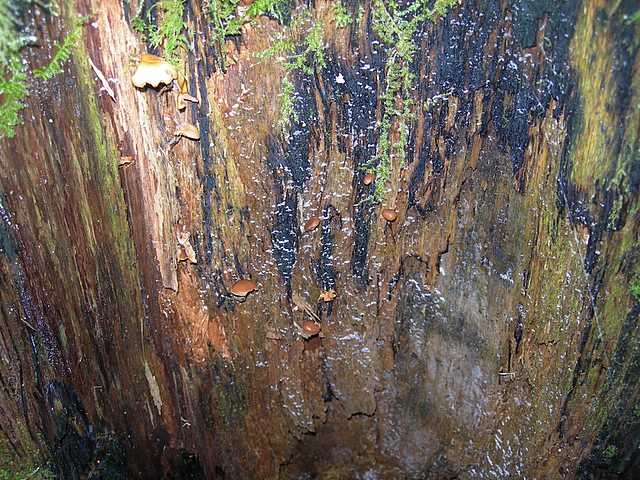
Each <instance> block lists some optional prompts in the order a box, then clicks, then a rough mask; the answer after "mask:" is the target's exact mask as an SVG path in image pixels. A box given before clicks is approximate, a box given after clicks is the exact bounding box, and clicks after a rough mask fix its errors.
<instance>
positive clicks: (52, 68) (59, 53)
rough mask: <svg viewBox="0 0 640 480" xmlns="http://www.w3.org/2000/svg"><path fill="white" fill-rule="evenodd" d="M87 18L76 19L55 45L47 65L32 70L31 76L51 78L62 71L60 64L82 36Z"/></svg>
mask: <svg viewBox="0 0 640 480" xmlns="http://www.w3.org/2000/svg"><path fill="white" fill-rule="evenodd" d="M86 20H87V19H84V18H83V19H78V20H77V21H76V22H75V25H74V26H73V28H72V29H71V31H70V32H69V33H68V34H67V35H66V36H65V37H64V39H63V40H62V42H60V44H59V45H58V46H57V47H56V53H55V54H54V55H53V58H52V59H51V61H50V62H49V64H48V65H46V66H45V67H42V68H36V69H34V70H33V76H34V77H36V78H38V79H40V80H51V79H52V78H53V77H55V76H56V75H59V74H61V73H62V72H63V70H62V65H63V64H64V63H65V62H66V61H67V60H69V59H70V58H71V54H72V53H73V50H74V49H75V48H76V47H77V45H78V42H79V41H80V39H81V38H82V27H83V25H84V23H85V22H86Z"/></svg>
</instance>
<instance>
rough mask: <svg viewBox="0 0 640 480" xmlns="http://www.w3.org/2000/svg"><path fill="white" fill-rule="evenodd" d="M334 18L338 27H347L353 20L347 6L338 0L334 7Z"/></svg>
mask: <svg viewBox="0 0 640 480" xmlns="http://www.w3.org/2000/svg"><path fill="white" fill-rule="evenodd" d="M332 13H333V20H334V21H335V22H336V26H337V27H338V28H346V27H348V26H349V25H351V23H352V22H353V19H352V18H351V15H349V12H348V11H347V9H346V7H345V6H344V5H342V3H340V2H338V3H336V4H335V5H334V6H333V9H332Z"/></svg>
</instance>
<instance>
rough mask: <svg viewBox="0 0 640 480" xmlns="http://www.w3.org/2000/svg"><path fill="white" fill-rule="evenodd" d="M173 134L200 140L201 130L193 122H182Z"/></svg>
mask: <svg viewBox="0 0 640 480" xmlns="http://www.w3.org/2000/svg"><path fill="white" fill-rule="evenodd" d="M173 134H174V135H175V136H176V137H187V138H190V139H191V140H200V130H199V129H198V127H196V126H195V125H193V124H192V123H182V124H180V125H178V127H177V128H176V131H175V132H174V133H173Z"/></svg>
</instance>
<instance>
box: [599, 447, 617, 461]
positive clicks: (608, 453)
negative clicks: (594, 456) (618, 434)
mask: <svg viewBox="0 0 640 480" xmlns="http://www.w3.org/2000/svg"><path fill="white" fill-rule="evenodd" d="M602 455H603V456H604V458H606V459H607V460H613V459H614V458H615V456H616V455H618V447H616V446H615V445H609V446H608V447H607V448H605V449H604V451H603V452H602Z"/></svg>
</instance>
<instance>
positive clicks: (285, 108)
mask: <svg viewBox="0 0 640 480" xmlns="http://www.w3.org/2000/svg"><path fill="white" fill-rule="evenodd" d="M295 93H296V88H295V86H294V85H293V83H291V81H290V80H289V78H288V77H285V78H284V79H283V80H282V94H281V96H282V100H281V102H280V119H279V127H280V128H281V129H283V130H284V129H286V128H287V127H288V126H289V124H290V122H291V120H294V121H298V114H297V113H296V110H295V108H294V99H295Z"/></svg>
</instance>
